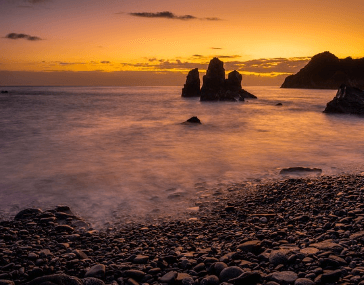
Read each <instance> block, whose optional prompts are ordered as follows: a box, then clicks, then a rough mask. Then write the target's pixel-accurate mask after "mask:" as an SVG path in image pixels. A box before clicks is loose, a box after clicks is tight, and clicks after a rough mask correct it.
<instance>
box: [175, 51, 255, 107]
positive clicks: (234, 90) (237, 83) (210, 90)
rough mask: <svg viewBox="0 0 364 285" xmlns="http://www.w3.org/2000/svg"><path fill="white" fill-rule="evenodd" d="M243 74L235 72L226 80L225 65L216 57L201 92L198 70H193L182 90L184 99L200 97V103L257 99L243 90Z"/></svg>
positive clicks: (208, 70)
mask: <svg viewBox="0 0 364 285" xmlns="http://www.w3.org/2000/svg"><path fill="white" fill-rule="evenodd" d="M242 78H243V77H242V76H241V74H240V73H239V72H238V71H236V70H234V71H232V72H230V73H229V74H228V78H227V79H225V69H224V63H223V62H222V61H221V60H219V59H218V58H217V57H214V58H213V59H212V60H211V61H210V63H209V66H208V68H207V71H206V75H204V77H203V84H202V88H201V90H200V78H199V73H198V69H197V68H195V69H192V70H191V71H190V72H189V73H188V75H187V79H186V84H185V85H184V87H183V88H182V97H198V96H200V101H244V98H250V99H256V98H257V97H256V96H254V95H253V94H251V93H249V92H248V91H246V90H244V89H243V88H241V81H242Z"/></svg>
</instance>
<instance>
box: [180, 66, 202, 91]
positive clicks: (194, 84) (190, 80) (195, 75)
mask: <svg viewBox="0 0 364 285" xmlns="http://www.w3.org/2000/svg"><path fill="white" fill-rule="evenodd" d="M200 93H201V92H200V75H199V72H198V68H195V69H192V70H191V71H190V72H189V73H188V75H187V79H186V84H185V85H184V87H183V88H182V97H200Z"/></svg>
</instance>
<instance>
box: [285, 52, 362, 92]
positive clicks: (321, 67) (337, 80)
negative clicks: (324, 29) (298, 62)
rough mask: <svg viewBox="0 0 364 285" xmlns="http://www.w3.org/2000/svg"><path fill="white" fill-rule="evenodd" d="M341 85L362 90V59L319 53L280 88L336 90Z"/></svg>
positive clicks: (289, 77)
mask: <svg viewBox="0 0 364 285" xmlns="http://www.w3.org/2000/svg"><path fill="white" fill-rule="evenodd" d="M341 84H346V85H350V86H354V87H357V88H361V89H363V88H364V58H361V59H352V58H351V57H348V58H345V59H339V58H337V57H336V56H335V55H333V54H332V53H330V52H328V51H325V52H323V53H319V54H317V55H315V56H313V57H312V59H311V60H310V62H309V63H308V64H307V65H306V66H305V67H304V68H302V69H301V70H300V71H299V72H298V73H296V74H294V75H290V76H288V77H287V78H286V79H285V81H284V83H283V84H282V86H281V88H307V89H337V88H339V87H340V85H341Z"/></svg>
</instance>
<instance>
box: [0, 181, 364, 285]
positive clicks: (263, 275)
mask: <svg viewBox="0 0 364 285" xmlns="http://www.w3.org/2000/svg"><path fill="white" fill-rule="evenodd" d="M196 207H198V211H197V212H196V213H194V217H193V218H188V217H182V216H181V218H179V219H178V218H173V219H166V220H164V221H163V220H158V221H154V222H153V221H149V222H145V221H144V222H143V223H136V222H132V221H130V222H128V221H125V223H123V224H121V225H119V226H118V227H109V228H106V229H104V230H95V229H93V228H92V227H91V226H90V225H89V224H88V223H87V221H84V220H82V218H81V217H77V216H76V215H75V214H74V213H73V212H72V209H70V208H69V207H68V206H58V207H56V208H55V209H24V210H23V211H21V212H19V213H18V214H17V215H16V216H15V217H14V219H13V220H10V221H1V222H0V285H3V284H28V285H35V284H43V285H53V284H58V285H63V284H75V285H76V284H77V285H78V284H79V285H82V284H83V285H96V284H100V285H103V284H112V285H138V284H144V285H148V284H150V285H152V284H166V285H219V284H223V285H229V284H233V285H245V284H267V285H277V284H282V285H285V284H295V285H310V284H360V285H363V284H364V261H363V256H364V175H362V174H357V175H342V176H321V177H316V178H312V177H311V178H296V179H286V180H281V181H276V182H270V183H268V184H260V185H257V186H254V189H250V190H249V191H247V189H245V188H244V186H237V185H235V186H231V189H229V191H226V194H223V195H220V196H218V197H216V198H215V199H212V200H211V201H208V202H203V203H201V202H199V203H196Z"/></svg>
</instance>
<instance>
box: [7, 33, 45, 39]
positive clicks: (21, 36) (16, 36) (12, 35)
mask: <svg viewBox="0 0 364 285" xmlns="http://www.w3.org/2000/svg"><path fill="white" fill-rule="evenodd" d="M5 38H7V39H11V40H18V39H25V40H28V41H40V40H42V39H41V38H39V37H35V36H30V35H27V34H17V33H10V34H7V35H6V36H5Z"/></svg>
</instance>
